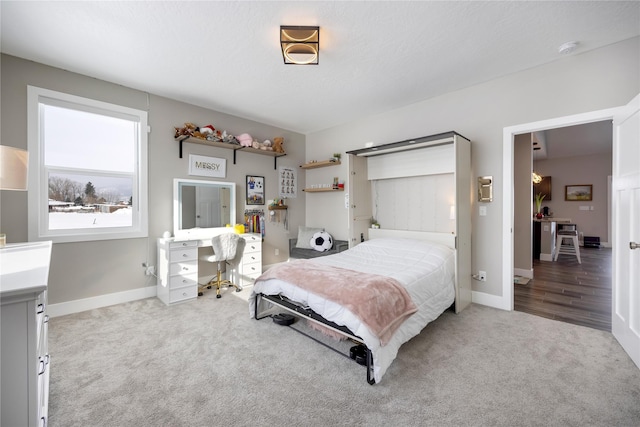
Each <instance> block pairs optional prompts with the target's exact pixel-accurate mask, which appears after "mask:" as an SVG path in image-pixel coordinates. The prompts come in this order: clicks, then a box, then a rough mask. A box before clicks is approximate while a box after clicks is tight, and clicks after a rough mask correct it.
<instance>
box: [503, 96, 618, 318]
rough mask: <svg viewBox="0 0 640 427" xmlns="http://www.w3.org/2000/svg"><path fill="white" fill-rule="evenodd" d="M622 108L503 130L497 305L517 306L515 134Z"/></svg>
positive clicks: (605, 116) (601, 117)
mask: <svg viewBox="0 0 640 427" xmlns="http://www.w3.org/2000/svg"><path fill="white" fill-rule="evenodd" d="M618 111H619V109H618V108H611V109H607V110H599V111H593V112H589V113H583V114H577V115H573V116H565V117H559V118H555V119H549V120H544V121H540V122H533V123H526V124H521V125H516V126H510V127H506V128H504V130H503V183H502V185H503V188H502V190H503V191H502V195H503V205H502V208H503V211H502V217H503V219H504V221H503V229H502V237H503V241H502V259H503V270H502V297H501V298H500V300H499V301H497V304H496V307H498V308H503V309H505V310H513V309H514V289H513V271H514V256H513V253H514V238H513V233H514V196H513V195H514V188H513V179H514V157H513V153H514V138H515V135H519V134H523V133H527V132H531V133H533V132H538V131H544V130H547V129H555V128H564V127H567V126H575V125H581V124H585V123H592V122H597V121H610V120H612V119H613V117H614V115H615V114H616V113H617V112H618Z"/></svg>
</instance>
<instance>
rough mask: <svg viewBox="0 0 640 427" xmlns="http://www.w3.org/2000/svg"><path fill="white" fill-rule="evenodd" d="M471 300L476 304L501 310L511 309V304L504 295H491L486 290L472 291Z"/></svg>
mask: <svg viewBox="0 0 640 427" xmlns="http://www.w3.org/2000/svg"><path fill="white" fill-rule="evenodd" d="M471 301H472V302H473V303H475V304H480V305H486V306H488V307H493V308H498V309H500V310H507V311H511V310H512V309H511V307H510V306H511V304H510V303H509V302H507V301H505V298H504V297H499V296H496V295H490V294H487V293H484V292H477V291H472V292H471Z"/></svg>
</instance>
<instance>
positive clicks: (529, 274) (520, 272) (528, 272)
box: [513, 268, 533, 279]
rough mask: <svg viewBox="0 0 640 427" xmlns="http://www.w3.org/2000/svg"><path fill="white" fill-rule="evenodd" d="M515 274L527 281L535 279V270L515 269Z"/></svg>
mask: <svg viewBox="0 0 640 427" xmlns="http://www.w3.org/2000/svg"><path fill="white" fill-rule="evenodd" d="M513 274H514V275H515V276H522V277H526V278H527V279H533V269H531V270H525V269H524V268H514V269H513Z"/></svg>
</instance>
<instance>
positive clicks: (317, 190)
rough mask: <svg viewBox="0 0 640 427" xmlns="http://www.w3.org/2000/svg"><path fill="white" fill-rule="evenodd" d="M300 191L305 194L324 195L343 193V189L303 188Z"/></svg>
mask: <svg viewBox="0 0 640 427" xmlns="http://www.w3.org/2000/svg"><path fill="white" fill-rule="evenodd" d="M302 191H304V192H307V193H326V192H329V191H344V188H303V189H302Z"/></svg>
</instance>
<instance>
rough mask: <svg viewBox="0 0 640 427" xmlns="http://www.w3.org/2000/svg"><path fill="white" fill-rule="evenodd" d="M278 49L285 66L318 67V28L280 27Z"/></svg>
mask: <svg viewBox="0 0 640 427" xmlns="http://www.w3.org/2000/svg"><path fill="white" fill-rule="evenodd" d="M280 48H281V49H282V58H283V59H284V63H285V64H293V65H318V59H319V58H318V57H319V55H320V27H301V26H281V27H280Z"/></svg>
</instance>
